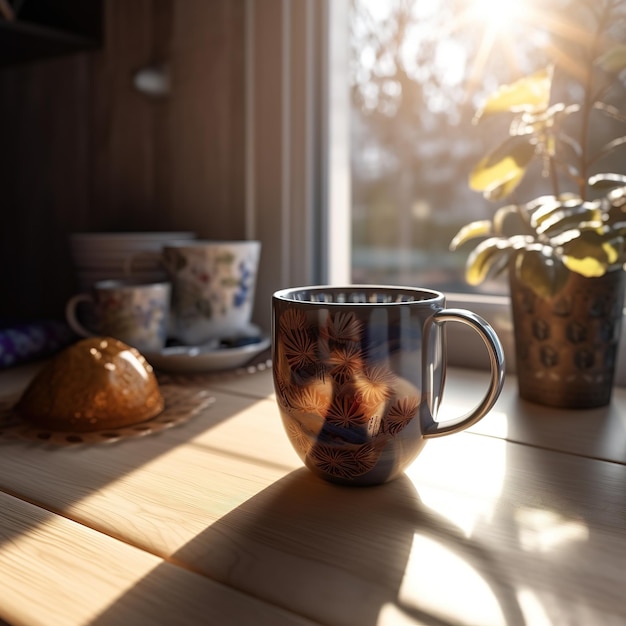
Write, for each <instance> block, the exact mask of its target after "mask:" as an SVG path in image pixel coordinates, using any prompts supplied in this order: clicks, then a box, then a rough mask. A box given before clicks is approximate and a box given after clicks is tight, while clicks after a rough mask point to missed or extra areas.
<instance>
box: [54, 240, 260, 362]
mask: <svg viewBox="0 0 626 626" xmlns="http://www.w3.org/2000/svg"><path fill="white" fill-rule="evenodd" d="M174 235H175V236H173V237H170V238H161V239H160V240H159V238H157V237H156V236H153V237H152V238H151V241H150V245H146V241H147V239H148V237H144V238H143V239H142V244H143V245H142V246H138V247H136V248H135V249H134V250H131V249H130V248H129V246H128V244H127V245H126V253H125V254H124V255H122V254H121V253H120V252H119V250H120V249H121V248H122V247H124V246H118V252H117V256H116V257H115V265H114V267H115V271H116V272H118V275H121V276H123V277H124V278H118V277H117V276H115V277H114V278H113V279H112V278H111V277H108V278H107V279H106V280H102V279H100V280H96V281H95V282H93V283H91V285H90V286H89V289H87V290H84V291H83V293H81V294H78V295H76V296H74V297H73V298H71V299H70V300H69V301H68V304H67V307H66V317H67V320H68V323H69V324H70V326H71V327H72V328H73V329H74V330H75V331H76V332H77V333H78V334H79V335H82V336H89V335H93V334H98V335H110V336H113V337H116V338H118V339H121V340H122V341H124V342H125V343H128V344H129V345H132V346H135V347H136V348H138V349H139V350H140V351H144V352H146V353H157V352H159V351H161V350H162V349H163V348H164V347H165V345H166V342H167V341H168V339H169V340H173V341H175V342H177V343H179V344H183V345H187V346H200V345H202V344H207V343H210V342H216V341H217V342H219V341H221V340H224V339H226V338H233V337H240V336H246V335H252V334H255V329H254V327H252V326H251V324H250V320H251V316H252V305H253V302H254V291H255V286H256V276H257V270H258V264H259V257H260V250H261V244H260V242H259V241H217V240H196V239H193V238H192V237H193V236H192V237H187V238H181V237H178V236H177V235H179V233H177V234H174ZM122 237H123V236H122ZM93 238H94V240H95V239H96V235H95V234H94V235H93ZM128 238H130V237H129V236H128ZM83 239H87V237H84V236H83ZM108 239H109V240H112V239H113V237H112V234H109V235H108ZM137 239H140V238H137ZM76 240H77V238H76V236H75V237H74V240H73V243H74V247H73V249H74V251H76V250H78V246H77V245H76ZM105 248H106V249H107V251H109V250H110V248H111V246H109V247H108V248H107V246H103V247H102V249H105ZM112 257H113V255H112V254H109V255H108V256H107V257H106V258H108V259H110V258H112ZM86 258H87V255H86V253H85V252H83V256H82V260H83V261H84V260H85V259H86ZM120 262H121V266H122V267H121V270H118V263H120ZM112 267H113V264H112ZM83 277H84V275H83ZM90 278H93V277H90ZM98 278H101V277H100V276H98ZM85 304H87V305H88V306H86V307H85V308H84V310H83V311H84V312H83V315H82V319H81V316H79V314H78V309H79V307H81V306H84V305H85ZM85 316H91V318H90V319H89V318H88V317H85Z"/></svg>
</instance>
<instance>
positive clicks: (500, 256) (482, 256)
mask: <svg viewBox="0 0 626 626" xmlns="http://www.w3.org/2000/svg"><path fill="white" fill-rule="evenodd" d="M510 252H511V244H510V242H508V241H507V240H503V239H498V238H497V237H492V238H491V239H486V240H485V241H483V242H481V243H479V244H478V245H477V246H476V248H474V250H472V252H471V253H470V255H469V257H468V258H467V264H466V266H465V280H466V281H467V283H468V284H470V285H480V283H482V282H483V281H484V280H485V279H486V278H487V276H489V275H490V274H494V273H497V272H498V271H500V270H502V269H503V268H504V267H505V266H506V263H507V261H508V258H509V254H510Z"/></svg>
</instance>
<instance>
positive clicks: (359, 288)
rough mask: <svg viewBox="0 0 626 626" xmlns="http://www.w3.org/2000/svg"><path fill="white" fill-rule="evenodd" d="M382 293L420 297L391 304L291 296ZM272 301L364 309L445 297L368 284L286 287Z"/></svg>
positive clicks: (430, 291)
mask: <svg viewBox="0 0 626 626" xmlns="http://www.w3.org/2000/svg"><path fill="white" fill-rule="evenodd" d="M364 291H365V292H366V293H367V292H369V293H372V292H383V293H385V294H387V295H388V294H390V293H397V294H402V295H405V296H409V297H410V296H416V295H421V296H422V297H420V298H416V299H415V300H395V301H392V302H379V301H374V300H372V301H367V302H352V301H346V302H325V301H322V300H320V301H313V300H301V299H298V298H294V297H293V295H294V294H296V293H301V292H308V293H313V294H314V293H323V292H332V293H340V292H345V293H351V292H352V293H355V292H364ZM272 299H273V300H277V301H280V302H289V303H290V304H303V305H307V306H325V307H326V306H336V307H365V306H402V305H408V304H412V305H419V304H432V303H434V302H443V301H444V300H445V295H444V294H443V293H442V292H441V291H437V290H436V289H430V288H428V287H410V286H406V285H379V284H374V285H368V284H354V285H308V286H303V287H287V288H285V289H279V290H278V291H275V292H274V294H273V295H272Z"/></svg>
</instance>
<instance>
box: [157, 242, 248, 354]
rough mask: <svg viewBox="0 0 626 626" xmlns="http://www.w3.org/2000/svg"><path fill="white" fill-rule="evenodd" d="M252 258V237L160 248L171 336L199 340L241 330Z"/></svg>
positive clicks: (193, 340) (244, 320)
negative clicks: (169, 304) (169, 286)
mask: <svg viewBox="0 0 626 626" xmlns="http://www.w3.org/2000/svg"><path fill="white" fill-rule="evenodd" d="M258 257H259V246H258V242H224V243H222V244H220V243H218V242H197V243H196V244H195V245H189V246H181V247H177V246H172V247H169V248H165V249H164V257H163V258H164V263H165V266H166V268H167V271H168V272H169V274H170V277H171V280H172V283H173V292H172V313H173V322H174V328H173V332H174V335H176V336H177V337H178V338H179V339H181V340H182V341H183V342H184V343H201V342H203V341H206V340H209V339H212V338H217V337H224V336H231V335H232V334H233V333H236V332H238V331H239V330H242V329H244V328H245V327H246V326H247V324H248V323H249V319H250V315H251V312H252V301H253V297H254V288H255V284H256V272H257V267H258Z"/></svg>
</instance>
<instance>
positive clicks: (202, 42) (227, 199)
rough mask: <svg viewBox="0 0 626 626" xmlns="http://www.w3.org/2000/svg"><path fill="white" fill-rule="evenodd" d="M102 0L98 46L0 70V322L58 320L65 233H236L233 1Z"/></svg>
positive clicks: (240, 126)
mask: <svg viewBox="0 0 626 626" xmlns="http://www.w3.org/2000/svg"><path fill="white" fill-rule="evenodd" d="M104 5H105V11H104V24H103V31H104V44H103V47H102V49H101V50H99V51H97V52H94V53H80V54H76V55H73V56H71V57H64V58H60V59H58V60H54V61H46V60H42V61H36V62H33V63H29V64H25V65H19V66H14V67H7V68H3V69H1V70H0V190H1V191H0V213H1V216H2V222H1V223H0V318H2V317H8V316H11V317H19V318H22V319H27V318H28V319H32V318H38V317H56V318H60V317H62V316H63V305H64V303H65V301H66V299H67V297H69V295H71V293H73V292H74V291H75V289H76V284H75V281H74V277H73V273H72V266H71V260H70V253H69V246H68V234H69V233H71V232H76V231H83V230H92V231H97V230H126V231H128V230H169V229H172V230H195V231H197V232H198V233H199V234H200V235H201V236H203V237H216V238H242V237H244V235H245V231H244V226H245V220H244V206H245V189H244V187H245V184H244V183H245V180H244V170H245V158H244V148H245V146H244V113H243V111H244V98H243V94H244V68H243V63H244V55H243V46H244V0H211V1H210V2H207V1H206V0H133V1H132V2H128V1H127V0H107V1H106V2H105V3H104ZM162 61H165V62H168V63H169V64H170V67H171V71H172V81H173V85H172V92H171V95H170V96H169V97H168V98H166V99H161V100H155V99H151V98H149V97H147V96H145V95H144V94H141V93H138V92H137V91H136V90H135V89H134V88H133V86H132V76H133V73H134V72H135V71H136V70H137V69H139V68H140V67H142V66H145V65H149V64H151V63H153V62H162Z"/></svg>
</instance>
